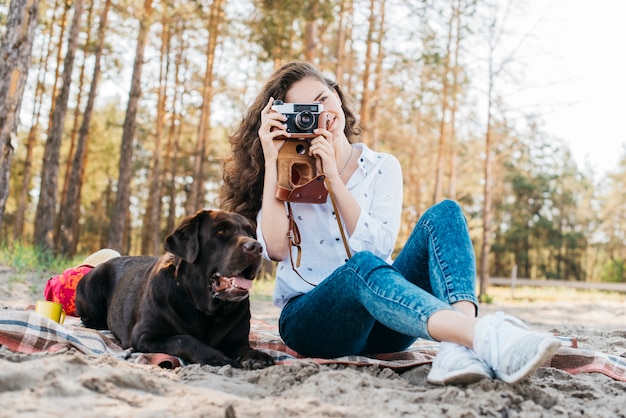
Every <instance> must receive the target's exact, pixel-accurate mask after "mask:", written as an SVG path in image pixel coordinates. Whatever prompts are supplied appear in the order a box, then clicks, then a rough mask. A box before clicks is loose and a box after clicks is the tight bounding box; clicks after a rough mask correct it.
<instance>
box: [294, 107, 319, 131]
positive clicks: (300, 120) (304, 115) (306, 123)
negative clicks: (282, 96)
mask: <svg viewBox="0 0 626 418" xmlns="http://www.w3.org/2000/svg"><path fill="white" fill-rule="evenodd" d="M314 123H315V117H314V116H313V114H312V113H311V112H309V111H304V112H300V113H298V114H297V115H296V126H297V127H298V128H299V129H301V130H303V131H307V130H309V129H311V128H312V127H313V124H314Z"/></svg>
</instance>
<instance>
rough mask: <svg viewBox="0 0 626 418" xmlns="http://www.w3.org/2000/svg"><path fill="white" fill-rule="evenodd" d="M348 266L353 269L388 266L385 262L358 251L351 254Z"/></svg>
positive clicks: (371, 254) (369, 253)
mask: <svg viewBox="0 0 626 418" xmlns="http://www.w3.org/2000/svg"><path fill="white" fill-rule="evenodd" d="M348 264H349V265H352V266H354V267H363V266H370V267H371V268H375V267H378V266H388V265H389V264H388V263H387V262H386V261H385V260H383V259H382V258H380V257H378V256H376V255H374V254H373V253H371V252H369V251H359V252H358V253H355V254H353V255H352V258H350V260H348Z"/></svg>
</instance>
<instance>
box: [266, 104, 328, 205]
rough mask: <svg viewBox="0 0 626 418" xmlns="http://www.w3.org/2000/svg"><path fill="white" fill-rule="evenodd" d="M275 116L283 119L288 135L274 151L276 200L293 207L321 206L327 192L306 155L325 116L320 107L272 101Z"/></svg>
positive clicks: (313, 161) (322, 107)
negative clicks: (312, 204) (275, 159)
mask: <svg viewBox="0 0 626 418" xmlns="http://www.w3.org/2000/svg"><path fill="white" fill-rule="evenodd" d="M272 109H274V110H275V111H276V112H280V113H282V114H283V115H285V116H287V122H286V125H287V131H288V132H289V133H291V136H290V137H289V138H284V137H281V138H276V139H286V141H285V143H284V144H283V145H282V147H281V148H280V150H279V151H278V161H277V162H276V164H277V169H278V184H277V188H276V198H277V199H280V200H284V201H286V202H294V203H325V202H326V198H327V196H328V190H327V189H326V187H325V186H324V179H325V178H326V176H324V175H323V174H322V173H318V171H317V165H316V161H315V157H313V156H311V155H309V147H310V146H311V141H310V140H311V139H312V138H315V137H316V136H317V134H315V133H313V131H314V130H315V129H316V128H323V127H325V123H326V116H325V113H324V106H323V105H322V104H321V103H283V102H282V101H280V100H275V101H274V105H273V106H272Z"/></svg>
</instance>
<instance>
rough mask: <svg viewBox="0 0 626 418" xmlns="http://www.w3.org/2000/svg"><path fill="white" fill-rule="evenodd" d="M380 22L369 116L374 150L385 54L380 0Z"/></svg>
mask: <svg viewBox="0 0 626 418" xmlns="http://www.w3.org/2000/svg"><path fill="white" fill-rule="evenodd" d="M379 14H380V21H379V25H378V30H377V39H376V46H377V50H378V55H377V56H376V71H375V72H374V75H375V79H374V96H373V97H372V111H371V113H372V116H371V126H372V134H371V140H370V142H371V143H372V146H373V147H374V148H377V147H378V140H379V137H380V134H379V132H380V127H379V125H380V124H379V119H380V106H381V98H382V97H383V95H384V93H383V79H384V78H383V59H384V57H385V54H384V52H383V39H384V38H385V0H380V10H379Z"/></svg>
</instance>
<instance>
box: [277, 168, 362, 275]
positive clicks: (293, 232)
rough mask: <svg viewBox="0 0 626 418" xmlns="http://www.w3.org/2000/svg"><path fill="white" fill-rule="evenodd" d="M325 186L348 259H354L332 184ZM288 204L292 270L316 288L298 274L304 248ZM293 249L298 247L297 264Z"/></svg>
mask: <svg viewBox="0 0 626 418" xmlns="http://www.w3.org/2000/svg"><path fill="white" fill-rule="evenodd" d="M324 184H325V185H326V188H327V189H328V195H329V196H330V201H331V203H332V205H333V211H334V212H335V219H337V226H339V232H340V233H341V239H342V240H343V246H344V248H345V249H346V254H348V258H351V257H352V252H351V251H350V247H349V246H348V239H347V238H346V233H345V231H344V229H343V224H342V223H341V216H340V215H339V209H338V208H337V202H336V201H335V195H334V193H333V191H332V189H331V187H330V182H329V181H328V179H325V180H324ZM286 203H287V218H288V219H289V231H288V232H287V238H288V239H289V260H290V261H291V268H292V269H293V271H295V272H296V274H297V275H298V277H300V278H301V279H302V280H303V281H304V282H305V283H306V284H308V285H310V286H313V287H316V286H317V285H315V284H313V283H311V282H309V281H308V280H306V279H305V278H304V277H302V275H301V274H300V273H299V272H298V269H297V268H298V267H300V261H302V247H301V246H300V244H301V243H302V239H301V235H300V229H299V228H298V224H297V223H296V221H295V220H294V219H293V212H292V210H291V204H290V203H289V201H287V202H286ZM291 247H296V252H297V255H296V262H295V263H294V262H293V252H292V249H291Z"/></svg>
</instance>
